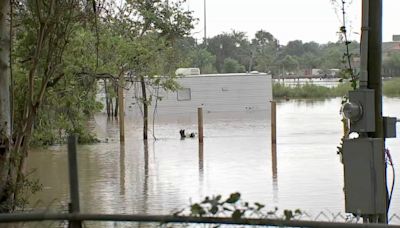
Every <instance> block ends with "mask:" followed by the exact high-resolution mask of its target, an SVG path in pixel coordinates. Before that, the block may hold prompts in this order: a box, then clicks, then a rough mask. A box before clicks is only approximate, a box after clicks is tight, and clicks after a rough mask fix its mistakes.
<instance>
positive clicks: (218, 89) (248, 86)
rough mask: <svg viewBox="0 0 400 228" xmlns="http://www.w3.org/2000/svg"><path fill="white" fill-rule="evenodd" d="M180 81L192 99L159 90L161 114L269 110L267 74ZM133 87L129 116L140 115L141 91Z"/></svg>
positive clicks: (190, 78) (204, 76)
mask: <svg viewBox="0 0 400 228" xmlns="http://www.w3.org/2000/svg"><path fill="white" fill-rule="evenodd" d="M178 82H179V84H180V85H181V87H182V88H189V89H190V92H191V94H190V100H181V101H178V96H177V92H165V91H159V96H162V97H163V98H162V100H161V101H159V102H158V104H157V113H158V116H163V115H172V114H189V113H195V112H197V108H198V107H203V110H204V111H205V112H208V113H210V112H211V113H213V112H245V111H268V110H270V104H269V101H270V100H272V84H271V76H269V75H266V74H225V75H223V74H218V75H198V76H187V77H183V78H179V79H178ZM134 90H135V89H134V87H132V89H131V90H129V91H128V92H127V93H126V96H125V97H126V106H125V107H126V112H127V114H128V116H132V115H133V116H137V115H140V109H139V107H138V105H137V101H136V99H135V98H134V97H135V94H140V91H136V92H135V91H134ZM154 104H155V101H153V102H152V105H153V106H154ZM153 106H152V107H150V108H151V109H153V108H154V107H153ZM151 113H152V112H151ZM151 113H150V114H151Z"/></svg>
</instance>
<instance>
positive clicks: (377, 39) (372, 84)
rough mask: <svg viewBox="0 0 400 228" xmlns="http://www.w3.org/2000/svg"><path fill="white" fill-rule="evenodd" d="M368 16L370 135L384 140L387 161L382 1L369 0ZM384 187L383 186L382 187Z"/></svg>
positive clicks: (383, 218)
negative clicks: (372, 125)
mask: <svg viewBox="0 0 400 228" xmlns="http://www.w3.org/2000/svg"><path fill="white" fill-rule="evenodd" d="M368 1H369V3H368V4H369V7H368V12H366V13H368V15H369V18H370V19H369V20H368V21H369V26H368V29H369V32H368V33H369V35H368V61H367V70H368V88H369V89H373V90H374V91H375V96H374V103H375V132H371V133H369V136H370V137H371V138H379V139H382V140H383V145H382V147H381V148H380V150H381V152H380V153H379V155H380V156H382V157H381V158H380V160H383V161H385V152H384V151H385V136H384V133H383V116H382V76H381V68H382V0H368ZM383 169H384V170H383V171H382V172H378V174H377V175H379V174H380V175H381V177H380V178H381V179H382V180H384V185H385V186H384V188H385V189H384V190H385V193H386V194H385V198H384V200H385V205H386V208H387V198H388V196H387V181H386V166H385V165H383ZM382 187H383V186H382ZM376 216H377V217H378V222H380V223H388V220H387V210H386V211H385V213H379V214H377V215H376Z"/></svg>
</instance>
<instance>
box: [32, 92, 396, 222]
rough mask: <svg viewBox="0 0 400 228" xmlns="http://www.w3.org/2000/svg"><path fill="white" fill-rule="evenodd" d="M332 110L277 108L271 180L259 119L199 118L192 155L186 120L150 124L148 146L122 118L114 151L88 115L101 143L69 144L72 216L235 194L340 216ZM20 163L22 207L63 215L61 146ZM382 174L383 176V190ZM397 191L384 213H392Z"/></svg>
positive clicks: (107, 132) (297, 105)
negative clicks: (27, 201) (75, 211)
mask: <svg viewBox="0 0 400 228" xmlns="http://www.w3.org/2000/svg"><path fill="white" fill-rule="evenodd" d="M339 107H340V99H332V100H325V101H313V102H311V101H282V102H281V103H278V104H277V136H278V139H277V154H278V171H277V174H276V175H275V176H274V175H273V173H272V164H271V153H270V147H271V146H270V141H271V140H270V120H269V116H267V115H266V114H265V113H264V112H256V111H254V112H246V113H242V114H238V115H235V114H228V113H222V114H221V113H219V114H218V115H215V114H212V113H205V115H204V122H205V125H204V134H205V138H204V148H202V150H201V148H199V147H198V141H197V138H196V139H185V140H180V137H179V133H178V131H179V130H180V129H186V130H187V131H188V132H192V131H197V125H196V121H197V120H196V117H195V116H193V118H189V119H183V120H182V121H169V120H168V119H163V120H158V121H156V124H155V126H154V129H155V130H154V135H155V136H156V138H157V140H149V142H148V144H144V143H143V141H142V140H141V138H142V126H141V124H140V122H136V121H132V120H129V119H127V120H126V125H125V128H126V134H125V135H126V142H125V144H120V143H119V138H118V137H119V133H118V123H117V121H115V120H114V121H107V119H106V118H105V116H103V115H99V116H96V131H97V134H98V137H99V138H100V139H101V140H102V141H104V142H102V143H99V144H95V145H82V146H78V163H79V184H80V194H81V210H82V211H84V212H92V213H146V214H171V212H172V211H173V210H175V209H182V208H186V207H187V206H188V205H189V204H190V202H197V201H199V200H200V199H202V198H203V197H205V196H210V195H217V194H222V195H223V196H228V194H230V193H232V192H236V191H238V192H240V193H242V196H243V199H244V200H246V201H249V202H260V203H265V204H266V205H267V208H269V209H272V208H274V207H275V206H277V207H278V208H279V209H282V210H283V209H297V208H300V209H301V210H304V211H307V212H308V213H310V214H313V215H317V214H318V213H319V212H321V211H324V212H332V213H338V212H344V194H343V190H342V189H343V166H342V164H341V163H340V158H339V156H338V155H337V154H336V151H337V149H336V147H337V146H338V145H339V142H340V138H341V136H342V126H341V122H340V115H339ZM384 115H389V116H397V117H400V99H388V98H386V99H385V100H384ZM150 128H151V127H150ZM397 134H398V135H400V134H399V130H397ZM151 135H152V132H150V134H149V136H151ZM387 147H388V148H389V149H390V151H391V154H392V157H393V159H394V163H395V166H397V167H400V166H399V164H400V139H399V138H396V139H388V140H387ZM28 164H29V166H30V169H34V170H36V171H35V172H34V173H33V174H32V175H33V176H34V177H37V178H39V179H40V181H41V183H42V184H43V186H44V189H43V191H41V192H40V193H38V194H37V195H35V196H34V198H33V199H32V205H33V206H34V207H37V208H42V209H43V208H47V209H51V210H57V211H58V210H66V208H67V203H68V200H69V199H68V191H69V187H68V170H67V149H66V146H54V147H50V148H47V149H35V150H33V151H31V153H30V155H29V161H28ZM397 171H398V170H397ZM391 177H392V175H391V170H390V169H388V182H389V187H390V184H391V180H392V179H391ZM399 186H400V185H399V184H397V185H396V187H395V191H394V196H393V199H392V204H391V205H392V207H391V211H390V213H389V214H392V213H397V214H399V212H400V187H399Z"/></svg>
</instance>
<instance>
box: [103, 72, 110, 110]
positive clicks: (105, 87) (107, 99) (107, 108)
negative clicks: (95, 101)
mask: <svg viewBox="0 0 400 228" xmlns="http://www.w3.org/2000/svg"><path fill="white" fill-rule="evenodd" d="M104 93H105V96H106V112H107V117H110V100H109V97H108V89H107V79H104Z"/></svg>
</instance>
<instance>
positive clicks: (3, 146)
mask: <svg viewBox="0 0 400 228" xmlns="http://www.w3.org/2000/svg"><path fill="white" fill-rule="evenodd" d="M9 13H10V1H8V0H6V1H0V203H2V202H4V200H6V199H7V198H9V197H8V196H7V192H8V190H7V189H8V186H7V184H8V179H7V178H8V170H9V156H10V153H9V150H10V144H11V140H10V139H11V110H10V104H11V103H10V85H11V79H10V78H11V72H10V44H11V40H10V21H9V15H10V14H9Z"/></svg>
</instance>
